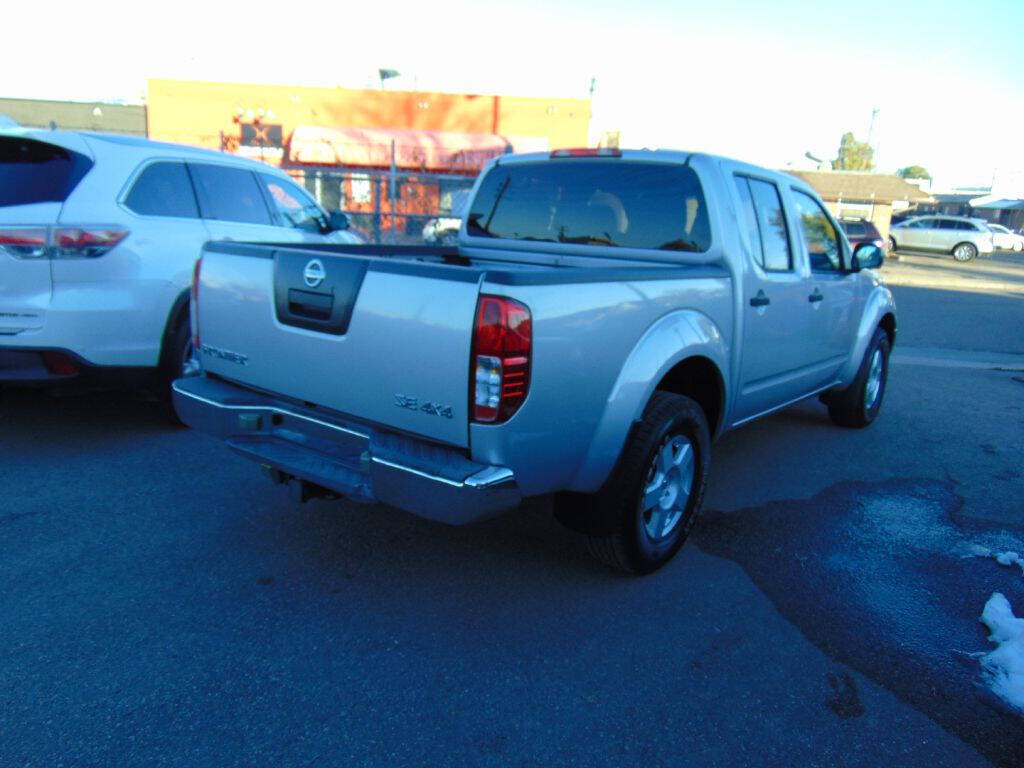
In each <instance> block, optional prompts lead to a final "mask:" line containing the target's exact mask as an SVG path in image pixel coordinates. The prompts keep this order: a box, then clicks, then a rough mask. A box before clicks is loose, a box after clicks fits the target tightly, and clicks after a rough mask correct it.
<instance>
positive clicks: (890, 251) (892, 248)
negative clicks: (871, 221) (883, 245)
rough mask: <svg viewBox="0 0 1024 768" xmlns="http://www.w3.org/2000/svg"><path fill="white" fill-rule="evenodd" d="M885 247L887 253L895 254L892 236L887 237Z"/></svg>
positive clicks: (894, 243) (894, 242)
mask: <svg viewBox="0 0 1024 768" xmlns="http://www.w3.org/2000/svg"><path fill="white" fill-rule="evenodd" d="M887 245H888V247H889V248H888V249H889V253H896V241H895V240H893V239H892V235H889V239H888V241H887Z"/></svg>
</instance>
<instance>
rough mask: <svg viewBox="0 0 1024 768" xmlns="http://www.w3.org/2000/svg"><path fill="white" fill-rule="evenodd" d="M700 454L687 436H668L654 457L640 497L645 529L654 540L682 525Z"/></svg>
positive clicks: (664, 536) (660, 538)
mask: <svg viewBox="0 0 1024 768" xmlns="http://www.w3.org/2000/svg"><path fill="white" fill-rule="evenodd" d="M695 470H696V456H695V453H694V448H693V443H692V442H690V439H689V438H688V437H686V436H685V435H668V436H666V437H665V439H664V440H662V442H661V445H659V446H658V450H657V451H655V453H654V457H653V458H652V459H651V465H650V467H649V468H648V470H647V479H646V482H645V483H644V486H643V490H642V493H641V496H640V513H641V515H642V519H643V524H644V530H645V531H646V533H647V535H648V537H650V539H651V540H652V541H654V542H659V541H663V540H665V539H666V538H667V537H668V536H670V535H671V534H672V532H673V531H675V529H676V528H677V527H678V526H679V523H680V521H681V520H682V519H683V514H684V513H685V512H686V507H687V505H688V504H689V501H690V494H691V492H692V491H693V478H694V472H695Z"/></svg>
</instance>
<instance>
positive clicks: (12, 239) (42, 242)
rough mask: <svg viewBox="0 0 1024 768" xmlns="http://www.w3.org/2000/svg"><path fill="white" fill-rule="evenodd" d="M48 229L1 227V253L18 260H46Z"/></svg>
mask: <svg viewBox="0 0 1024 768" xmlns="http://www.w3.org/2000/svg"><path fill="white" fill-rule="evenodd" d="M46 244H47V231H46V227H39V228H35V227H0V252H3V253H7V254H9V255H11V256H14V257H15V258H16V259H45V258H46V256H47V248H46Z"/></svg>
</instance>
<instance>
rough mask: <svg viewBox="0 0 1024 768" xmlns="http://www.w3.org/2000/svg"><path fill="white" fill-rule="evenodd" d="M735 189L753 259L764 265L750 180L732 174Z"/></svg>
mask: <svg viewBox="0 0 1024 768" xmlns="http://www.w3.org/2000/svg"><path fill="white" fill-rule="evenodd" d="M733 181H735V182H736V191H737V192H738V193H739V196H740V208H741V211H742V216H743V222H744V223H745V224H746V225H747V233H748V234H749V235H750V247H751V248H752V249H753V254H754V261H756V262H757V263H758V264H760V265H761V266H762V267H764V248H763V247H762V246H761V231H760V229H758V226H757V211H755V210H754V198H753V196H752V195H751V194H750V182H749V181H748V180H747V177H746V176H740V175H736V176H733Z"/></svg>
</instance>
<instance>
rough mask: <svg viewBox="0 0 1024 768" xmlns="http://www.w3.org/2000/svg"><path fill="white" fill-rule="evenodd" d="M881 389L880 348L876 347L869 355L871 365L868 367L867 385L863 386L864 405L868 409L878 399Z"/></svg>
mask: <svg viewBox="0 0 1024 768" xmlns="http://www.w3.org/2000/svg"><path fill="white" fill-rule="evenodd" d="M881 390H882V350H881V349H876V350H875V351H874V354H872V355H871V367H870V368H869V369H868V381H867V386H866V387H864V407H865V408H866V409H868V410H870V409H871V408H872V406H874V404H875V402H877V400H878V393H879V392H880V391H881Z"/></svg>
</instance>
